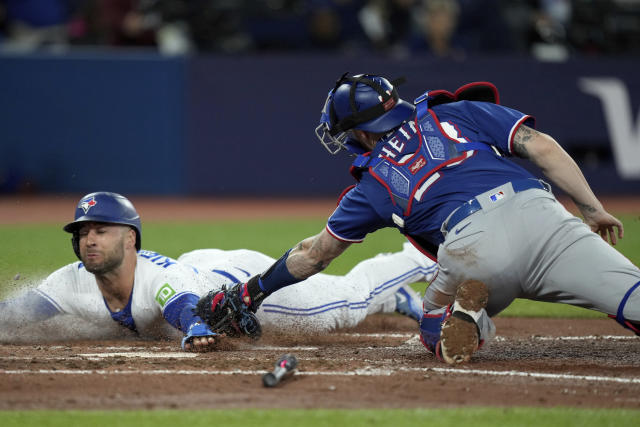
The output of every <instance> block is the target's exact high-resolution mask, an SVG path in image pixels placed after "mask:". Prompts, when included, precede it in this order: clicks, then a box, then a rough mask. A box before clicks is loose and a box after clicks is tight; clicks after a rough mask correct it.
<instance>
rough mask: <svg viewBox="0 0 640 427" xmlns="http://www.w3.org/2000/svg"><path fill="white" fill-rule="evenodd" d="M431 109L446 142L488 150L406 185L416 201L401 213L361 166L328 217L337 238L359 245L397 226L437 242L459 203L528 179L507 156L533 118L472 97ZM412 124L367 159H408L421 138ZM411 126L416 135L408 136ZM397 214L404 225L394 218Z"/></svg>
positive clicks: (386, 191)
mask: <svg viewBox="0 0 640 427" xmlns="http://www.w3.org/2000/svg"><path fill="white" fill-rule="evenodd" d="M430 113H431V116H432V117H433V119H432V120H431V119H430V120H431V121H430V123H435V126H434V127H437V129H438V130H439V132H440V133H441V134H443V135H442V137H443V138H447V139H448V141H449V142H451V141H452V142H454V143H463V144H464V143H483V144H480V145H485V144H486V147H487V149H485V150H470V151H466V152H465V153H464V154H463V155H461V156H460V158H457V159H455V160H456V161H455V162H452V163H451V164H447V165H446V168H441V169H439V170H438V172H436V173H434V174H432V175H431V176H429V179H426V180H425V181H424V182H421V183H420V188H414V189H410V193H411V196H412V197H411V199H414V198H415V200H418V201H417V202H416V203H412V204H410V208H409V209H405V210H404V212H403V213H402V212H401V213H399V210H398V209H399V207H398V203H397V202H395V201H394V198H393V196H392V194H391V190H390V189H389V188H388V187H389V186H387V185H386V184H385V183H384V182H381V180H380V179H376V177H375V176H373V174H372V173H371V171H370V170H368V171H366V170H365V171H364V173H362V175H361V177H360V180H359V182H358V184H357V185H356V186H355V187H354V188H353V189H351V190H350V191H348V192H347V193H346V194H345V195H344V197H343V198H342V199H341V200H340V203H339V205H338V207H337V209H336V210H335V211H334V212H333V214H332V215H331V217H330V218H329V221H328V223H327V231H328V232H329V233H331V234H332V235H333V236H334V237H335V238H337V239H339V240H343V241H347V242H352V243H358V242H361V241H362V240H364V238H365V236H366V235H367V234H368V233H371V232H373V231H376V230H378V229H380V228H384V227H397V228H399V229H400V231H401V232H403V233H404V234H406V235H408V236H409V237H414V238H417V239H419V240H421V241H426V242H428V243H429V244H431V245H435V246H437V245H438V244H440V243H441V242H442V240H443V236H442V233H441V232H440V227H441V225H442V222H443V221H444V220H445V219H446V218H447V216H448V215H449V214H450V213H451V212H452V211H453V210H454V209H456V208H457V207H459V206H460V205H461V204H462V203H464V202H467V201H468V200H470V199H472V198H473V197H474V196H476V195H478V194H480V193H483V192H485V191H488V190H490V189H491V188H494V187H497V186H499V185H502V184H505V183H506V182H509V181H512V180H515V179H522V178H531V177H532V175H531V173H530V172H528V171H527V170H526V169H524V168H522V167H521V166H519V165H518V164H516V163H515V162H512V161H511V160H508V159H507V158H506V157H509V156H511V155H512V154H513V137H514V134H515V132H516V131H517V129H518V127H519V126H520V125H522V124H526V125H527V126H529V127H534V126H535V120H534V118H533V117H531V116H528V115H526V114H523V113H521V112H519V111H516V110H514V109H511V108H508V107H503V106H500V105H497V104H493V103H488V102H476V101H458V102H452V103H448V104H442V105H437V106H435V107H433V109H432V110H430ZM415 123H418V121H416V122H415ZM410 124H411V126H406V125H403V126H402V127H401V128H399V129H398V130H396V131H395V133H394V134H393V135H390V136H387V137H386V138H385V139H384V140H383V141H381V142H379V143H378V144H377V145H376V148H375V149H374V150H373V151H372V152H371V154H370V157H372V158H377V157H383V158H385V159H390V160H391V163H392V164H395V165H401V164H402V161H403V159H407V158H409V159H412V157H411V155H413V154H414V153H415V152H416V150H417V149H418V148H417V145H418V144H422V143H423V138H422V137H421V135H420V132H419V131H420V129H422V126H418V125H414V123H413V122H411V123H410ZM416 129H417V130H416ZM412 130H413V133H414V134H415V135H417V136H418V137H417V138H412V137H413V135H411V133H412ZM425 140H426V137H425ZM405 141H406V143H405ZM411 141H414V142H413V144H412V143H411ZM415 141H418V142H417V143H416V142H415ZM425 143H426V142H425ZM491 147H494V148H493V149H491ZM430 154H431V153H430ZM414 157H415V155H414ZM409 161H413V160H409ZM413 162H414V167H419V166H422V163H419V162H418V161H413ZM412 173H413V172H412ZM386 187H387V188H386ZM411 201H412V202H413V201H414V200H411ZM394 217H395V220H394ZM400 217H401V219H402V221H401V224H402V226H400V224H399V222H398V218H400Z"/></svg>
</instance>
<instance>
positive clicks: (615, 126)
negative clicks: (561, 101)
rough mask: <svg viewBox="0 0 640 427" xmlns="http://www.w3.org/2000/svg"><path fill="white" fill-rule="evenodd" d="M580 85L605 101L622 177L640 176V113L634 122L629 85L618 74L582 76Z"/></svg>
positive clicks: (612, 142)
mask: <svg viewBox="0 0 640 427" xmlns="http://www.w3.org/2000/svg"><path fill="white" fill-rule="evenodd" d="M578 86H579V87H580V89H581V90H582V91H583V92H585V93H587V94H589V95H593V96H595V97H597V98H599V99H600V101H601V102H602V108H603V110H604V117H605V121H606V123H607V130H608V132H609V139H611V144H612V146H613V147H612V149H613V158H614V160H615V163H616V169H617V170H618V173H619V174H620V176H621V177H622V178H623V179H640V161H638V159H640V114H638V116H637V118H636V120H635V123H634V120H633V117H632V115H633V112H632V111H631V102H630V99H629V91H628V90H627V86H626V85H625V84H624V82H623V81H622V80H620V79H618V78H615V77H583V78H580V79H579V80H578Z"/></svg>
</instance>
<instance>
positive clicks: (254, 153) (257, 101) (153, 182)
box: [0, 51, 640, 197]
mask: <svg viewBox="0 0 640 427" xmlns="http://www.w3.org/2000/svg"><path fill="white" fill-rule="evenodd" d="M639 69H640V60H638V59H603V58H597V59H596V58H573V59H571V60H569V61H567V62H562V63H543V62H538V61H535V60H533V59H530V58H526V57H503V56H483V57H469V58H467V59H466V60H464V61H459V62H452V61H447V60H438V59H425V58H414V59H411V60H402V61H399V60H389V59H388V58H382V57H366V58H364V57H343V56H342V57H341V56H336V55H294V54H279V55H268V56H267V55H257V56H193V57H166V56H160V55H158V54H156V53H153V52H144V51H140V52H75V51H74V52H70V53H65V54H63V55H61V54H58V55H56V54H44V53H39V54H29V55H9V54H3V55H0V122H1V123H2V130H1V131H0V192H3V193H15V192H24V191H29V192H38V193H85V192H89V191H95V190H112V191H118V192H121V193H125V194H153V195H207V196H224V197H227V196H265V197H272V196H327V195H335V194H337V193H338V192H339V191H340V190H342V188H343V187H345V186H346V185H348V184H350V183H351V178H350V177H349V175H348V165H349V158H348V157H347V156H338V158H333V157H331V156H330V155H329V154H328V153H326V151H324V148H323V147H322V146H321V145H320V144H319V143H318V142H317V140H316V139H315V136H314V133H313V130H314V128H315V127H316V125H317V121H318V118H319V115H320V109H321V108H322V104H323V101H324V99H325V97H326V94H327V91H328V90H329V89H330V86H331V84H332V82H334V81H335V80H336V79H337V78H338V77H339V76H340V75H341V74H342V73H343V72H345V71H351V72H360V71H368V72H373V73H380V74H385V75H388V76H390V77H398V76H405V77H406V78H407V83H406V84H404V85H403V86H401V87H400V93H401V96H403V97H404V98H406V99H412V98H414V97H415V96H418V95H419V94H420V93H422V92H423V91H424V90H427V89H448V90H455V89H456V88H457V87H459V86H460V85H462V84H465V83H467V82H470V81H477V80H486V81H491V82H493V83H495V84H496V85H497V87H498V88H499V89H500V94H501V101H502V103H503V104H504V105H507V106H511V107H513V108H517V109H519V110H521V111H523V112H527V113H530V114H532V115H534V116H535V117H536V119H537V124H538V129H539V130H541V131H543V132H546V133H549V134H551V135H553V136H554V137H555V138H556V139H557V140H558V141H559V142H560V143H561V144H562V145H563V146H564V147H565V149H567V150H568V151H569V152H570V153H571V154H572V155H573V156H574V157H575V158H576V159H577V160H578V162H579V163H580V165H581V167H582V168H583V170H584V172H585V175H586V176H587V179H588V180H589V182H590V183H591V184H592V186H593V188H594V189H595V190H596V191H597V192H599V193H607V194H638V193H640V116H639V115H638V111H639V104H640V81H638V79H637V71H638V70H639Z"/></svg>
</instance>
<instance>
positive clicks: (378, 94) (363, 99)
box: [315, 74, 415, 154]
mask: <svg viewBox="0 0 640 427" xmlns="http://www.w3.org/2000/svg"><path fill="white" fill-rule="evenodd" d="M401 82H402V80H395V81H393V83H391V82H389V81H388V80H387V79H385V78H384V77H380V76H374V75H366V74H359V75H356V76H352V77H350V76H347V74H344V75H343V76H342V77H341V78H340V79H339V80H338V81H337V82H336V85H335V87H334V88H333V89H332V90H331V91H329V94H328V95H327V99H326V101H325V104H324V107H323V109H322V114H321V116H320V125H319V126H318V127H317V128H316V130H315V132H316V136H317V137H318V139H319V140H320V142H321V143H322V145H323V146H324V147H325V148H326V149H327V150H328V151H329V153H331V154H336V153H337V152H338V151H340V150H341V149H342V148H346V149H347V150H349V151H351V152H352V153H359V152H363V151H364V150H363V149H362V147H360V145H359V143H358V142H357V141H354V140H350V139H349V138H348V136H347V134H346V132H347V131H348V130H351V129H359V130H363V131H368V132H376V133H383V132H387V131H390V130H391V129H394V128H396V127H398V126H400V125H401V124H402V123H403V122H404V121H406V120H407V119H409V118H410V117H411V116H412V115H413V113H414V111H415V106H414V105H413V104H411V103H408V102H405V101H403V100H402V99H400V97H399V96H398V93H397V91H396V88H395V87H394V85H397V84H400V83H401Z"/></svg>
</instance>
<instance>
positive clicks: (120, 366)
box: [0, 196, 640, 409]
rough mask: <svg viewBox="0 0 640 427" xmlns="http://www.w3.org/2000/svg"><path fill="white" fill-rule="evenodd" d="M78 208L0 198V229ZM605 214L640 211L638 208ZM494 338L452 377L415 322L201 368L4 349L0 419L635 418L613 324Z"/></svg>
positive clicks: (124, 355)
mask: <svg viewBox="0 0 640 427" xmlns="http://www.w3.org/2000/svg"><path fill="white" fill-rule="evenodd" d="M131 199H132V201H133V202H134V204H135V205H136V207H137V208H138V211H139V212H140V214H141V216H142V218H144V220H145V221H162V220H175V219H176V218H180V219H181V220H185V221H188V220H210V219H218V218H224V219H228V218H235V219H240V218H252V219H257V218H281V217H283V216H287V217H326V216H327V215H328V214H329V213H330V212H331V211H332V210H333V208H334V207H335V201H334V200H316V201H300V200H275V201H269V202H267V201H264V200H263V201H258V204H256V201H247V200H234V201H230V200H202V199H200V200H188V199H152V198H136V197H132V198H131ZM77 200H78V197H75V196H74V197H47V198H31V197H14V198H0V224H19V223H31V222H50V223H59V224H63V223H65V222H67V221H69V220H70V219H71V216H72V214H73V207H74V206H75V204H76V203H77ZM604 203H605V206H607V207H608V209H609V210H611V211H612V212H617V213H633V214H637V213H638V212H640V202H639V201H638V200H630V199H624V200H621V199H618V200H614V199H611V200H606V199H605V200H604ZM565 206H567V204H565ZM285 213H286V214H285ZM496 325H497V329H498V337H497V338H496V340H495V342H493V343H492V344H491V345H490V346H489V347H487V348H483V349H482V350H481V351H480V352H478V353H477V354H476V355H475V356H474V358H473V360H472V362H471V363H469V364H466V365H464V366H462V367H450V366H448V365H445V364H444V363H442V362H439V361H437V360H435V359H434V357H433V356H432V355H430V354H428V353H427V352H426V350H425V349H424V348H423V347H422V345H421V344H420V342H419V341H418V339H417V335H416V333H417V326H416V324H415V322H413V321H411V320H409V319H407V318H405V317H401V316H397V315H376V316H372V317H370V318H369V319H367V321H366V322H365V323H364V324H362V325H360V326H359V327H358V328H355V329H351V330H342V331H336V332H334V333H330V334H323V335H310V336H283V335H279V336H275V335H273V334H269V333H268V331H267V332H266V333H265V336H264V337H263V338H262V339H261V340H260V341H258V342H245V341H238V340H236V341H231V342H230V343H229V345H228V346H227V348H225V349H224V350H220V351H216V352H212V353H207V354H198V355H195V354H191V353H184V352H181V351H179V344H178V342H164V341H163V342H150V341H135V340H118V341H92V342H88V341H66V342H61V343H46V344H33V345H6V344H5V345H0V409H35V408H53V409H134V408H140V409H145V408H184V409H189V408H191V409H204V408H247V407H250V408H427V407H456V406H466V405H490V406H500V407H509V406H514V405H522V406H544V407H552V406H574V407H590V408H636V409H637V408H639V407H640V357H639V356H638V355H640V339H638V338H637V337H635V336H633V335H632V334H631V333H629V332H628V331H626V330H624V329H622V328H621V327H619V326H618V325H617V324H616V323H615V322H614V321H612V320H609V319H595V320H594V319H591V320H567V319H564V320H556V319H553V320H552V319H511V318H497V319H496ZM287 352H288V353H293V354H294V355H296V356H297V357H298V360H299V369H298V372H297V373H296V374H295V375H294V376H293V377H292V378H290V379H289V380H287V381H285V382H284V383H282V384H280V385H279V386H278V387H276V388H273V389H267V388H264V387H263V386H262V382H261V375H262V374H263V373H265V372H266V371H268V370H271V369H272V367H273V363H274V362H275V360H277V358H278V357H279V356H280V355H281V354H283V353H287Z"/></svg>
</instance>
